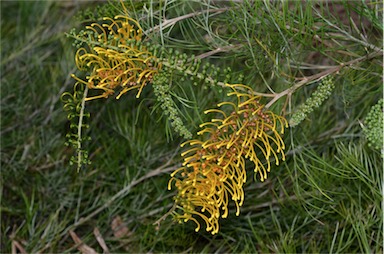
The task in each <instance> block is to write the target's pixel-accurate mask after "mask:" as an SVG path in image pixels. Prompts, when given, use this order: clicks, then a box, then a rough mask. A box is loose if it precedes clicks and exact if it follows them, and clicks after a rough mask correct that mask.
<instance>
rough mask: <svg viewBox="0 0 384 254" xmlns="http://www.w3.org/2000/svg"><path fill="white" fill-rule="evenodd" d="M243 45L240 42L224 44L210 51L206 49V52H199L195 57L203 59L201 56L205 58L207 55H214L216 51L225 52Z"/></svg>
mask: <svg viewBox="0 0 384 254" xmlns="http://www.w3.org/2000/svg"><path fill="white" fill-rule="evenodd" d="M242 46H243V45H242V44H237V45H232V44H231V45H228V46H224V47H219V48H217V49H214V50H211V51H208V52H205V53H203V54H200V55H198V56H196V57H195V58H196V59H203V58H206V57H209V56H212V55H215V54H217V53H220V52H227V51H230V50H233V49H236V48H240V47H242Z"/></svg>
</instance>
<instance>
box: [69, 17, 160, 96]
mask: <svg viewBox="0 0 384 254" xmlns="http://www.w3.org/2000/svg"><path fill="white" fill-rule="evenodd" d="M86 28H87V29H88V30H87V32H86V33H85V34H86V36H87V43H88V46H89V49H88V50H87V49H85V48H80V49H78V51H77V52H76V57H75V59H76V65H77V67H78V68H79V70H89V69H90V70H91V74H90V75H89V76H86V78H85V80H82V79H80V78H78V77H76V76H75V75H72V77H73V78H75V79H76V80H77V81H78V82H80V83H84V84H85V85H87V86H88V88H89V89H99V90H101V91H102V93H101V94H100V95H95V96H93V97H90V98H87V99H86V100H92V99H97V98H106V97H108V96H110V95H112V94H114V93H115V92H116V90H118V89H119V94H118V95H117V97H116V98H117V99H119V98H120V96H122V95H123V94H124V93H126V92H128V91H130V90H132V89H138V92H137V95H136V97H139V96H140V94H141V92H142V90H143V88H144V86H145V85H146V84H147V83H148V82H151V81H152V80H153V76H154V75H155V74H157V73H158V70H159V69H160V68H161V64H159V63H158V62H157V59H156V58H155V57H154V56H153V55H152V54H151V53H150V52H149V51H148V50H147V49H146V47H145V46H144V45H142V44H141V39H142V29H141V27H140V25H139V24H138V23H137V22H136V21H135V20H133V19H131V18H129V17H126V16H116V17H115V18H114V19H111V18H104V19H103V23H102V24H101V25H100V24H98V23H93V24H92V25H91V26H87V27H86Z"/></svg>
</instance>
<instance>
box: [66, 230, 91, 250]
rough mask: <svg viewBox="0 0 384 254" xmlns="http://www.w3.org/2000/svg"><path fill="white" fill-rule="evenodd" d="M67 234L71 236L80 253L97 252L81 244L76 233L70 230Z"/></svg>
mask: <svg viewBox="0 0 384 254" xmlns="http://www.w3.org/2000/svg"><path fill="white" fill-rule="evenodd" d="M69 234H70V235H71V237H72V239H73V241H74V242H75V243H76V245H77V246H76V248H77V249H78V250H79V251H80V252H81V253H82V254H97V252H96V251H95V250H94V249H93V248H91V247H89V246H88V245H86V244H85V243H83V241H82V240H81V239H80V238H79V237H78V236H77V235H76V233H75V232H74V231H72V230H70V231H69Z"/></svg>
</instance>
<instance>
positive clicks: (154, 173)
mask: <svg viewBox="0 0 384 254" xmlns="http://www.w3.org/2000/svg"><path fill="white" fill-rule="evenodd" d="M170 161H171V160H170ZM170 161H168V162H167V163H166V164H164V165H163V166H161V167H158V168H157V169H155V170H152V171H150V172H148V173H147V174H146V175H144V176H142V177H140V178H139V179H137V180H133V181H132V182H130V183H129V184H128V185H127V186H125V187H124V188H123V189H121V190H120V191H119V192H118V193H116V194H115V195H114V196H112V197H111V198H110V199H109V200H108V201H107V202H105V203H104V204H103V205H102V206H100V207H99V208H97V209H96V210H94V211H93V212H92V213H90V214H89V215H87V216H86V217H84V218H80V219H79V221H77V222H76V223H74V224H73V225H71V226H69V227H68V228H67V229H65V230H64V231H63V232H62V233H61V236H65V235H66V234H67V232H68V231H70V230H72V229H74V228H76V227H78V226H80V225H82V224H84V223H85V222H87V221H89V220H90V219H92V218H93V217H94V216H96V215H97V214H99V213H100V212H102V211H103V210H104V209H106V208H108V207H110V206H111V205H112V204H113V202H115V201H116V200H118V199H119V198H122V197H124V196H125V195H127V194H128V193H129V192H130V191H131V189H132V188H133V187H134V186H136V185H138V184H139V183H141V182H143V181H145V180H147V179H148V178H151V177H154V176H157V175H160V174H164V173H168V172H171V171H174V170H175V169H176V168H177V167H178V165H176V166H171V167H168V168H167V166H168V165H169V164H170Z"/></svg>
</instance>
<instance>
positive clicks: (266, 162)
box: [168, 84, 288, 234]
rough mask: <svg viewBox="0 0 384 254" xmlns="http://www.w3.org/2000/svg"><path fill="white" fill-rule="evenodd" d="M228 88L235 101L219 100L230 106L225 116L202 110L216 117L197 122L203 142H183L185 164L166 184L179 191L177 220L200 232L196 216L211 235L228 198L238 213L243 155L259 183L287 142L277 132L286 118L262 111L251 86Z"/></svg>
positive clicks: (242, 181) (279, 131)
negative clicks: (192, 226)
mask: <svg viewBox="0 0 384 254" xmlns="http://www.w3.org/2000/svg"><path fill="white" fill-rule="evenodd" d="M227 86H228V87H230V88H232V90H233V91H232V92H230V93H228V96H236V97H237V103H232V102H222V103H220V104H218V106H219V107H221V108H223V107H227V108H229V112H230V114H228V115H227V114H226V113H225V112H224V111H223V110H220V109H210V110H207V111H205V113H206V114H208V113H216V114H218V115H219V117H218V118H215V119H212V120H211V122H207V123H203V124H201V125H200V127H201V128H202V130H201V131H199V132H198V135H200V136H203V138H202V140H189V141H187V142H185V143H183V144H182V147H183V146H185V145H189V149H188V150H186V151H185V152H183V153H182V154H181V155H182V157H184V163H183V165H182V167H181V168H179V169H177V170H176V171H175V172H173V173H172V174H171V180H170V181H169V184H168V189H171V188H172V184H173V182H175V186H176V188H177V191H178V194H177V196H176V197H175V201H176V204H178V207H179V208H180V209H181V210H182V214H179V213H175V216H176V218H177V219H178V220H179V221H180V222H182V221H184V222H186V221H188V220H192V221H194V222H195V223H196V224H197V227H196V231H198V230H199V229H200V222H199V220H200V219H198V218H197V217H200V218H201V219H202V221H204V222H205V223H206V230H207V231H211V233H212V234H215V233H217V232H218V231H219V218H220V216H221V217H222V218H226V217H227V216H228V202H229V200H232V201H234V203H235V205H236V207H237V211H236V215H237V216H238V215H239V214H240V206H241V205H242V204H243V201H244V192H243V184H244V183H245V181H246V171H245V161H246V159H249V160H250V161H252V162H253V163H254V166H255V168H254V171H255V172H256V173H258V174H259V176H260V179H261V181H264V179H266V178H267V172H269V171H270V168H271V162H272V161H271V158H272V160H274V162H275V164H276V165H279V156H278V154H279V153H280V154H281V159H282V160H284V159H285V156H284V152H283V150H284V148H285V145H284V142H283V140H282V138H281V136H280V134H283V133H284V128H286V127H288V124H287V121H286V120H285V118H283V117H281V116H278V115H275V114H274V113H273V112H271V111H268V110H265V109H264V106H263V105H262V104H261V103H260V102H259V100H260V97H259V96H254V95H252V92H253V91H252V89H251V88H249V87H247V86H244V85H241V84H236V85H230V84H227ZM239 88H240V89H241V91H240V89H239ZM196 216H197V217H196ZM200 221H201V220H200Z"/></svg>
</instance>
